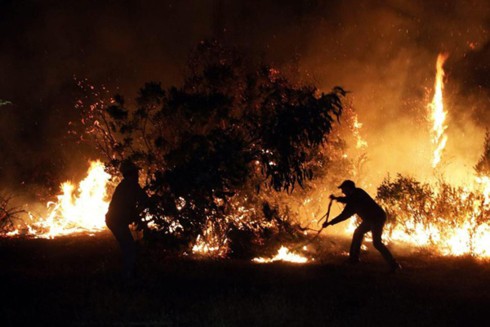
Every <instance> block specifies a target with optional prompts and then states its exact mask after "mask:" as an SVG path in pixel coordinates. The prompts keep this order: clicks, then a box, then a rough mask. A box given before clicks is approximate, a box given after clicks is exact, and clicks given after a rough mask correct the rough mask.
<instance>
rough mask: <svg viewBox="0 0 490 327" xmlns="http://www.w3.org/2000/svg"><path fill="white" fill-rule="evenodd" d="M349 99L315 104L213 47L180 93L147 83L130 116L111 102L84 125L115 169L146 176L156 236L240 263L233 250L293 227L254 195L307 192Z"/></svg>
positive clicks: (308, 94)
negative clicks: (129, 166) (126, 164)
mask: <svg viewBox="0 0 490 327" xmlns="http://www.w3.org/2000/svg"><path fill="white" fill-rule="evenodd" d="M345 93H346V92H345V91H344V90H343V89H342V88H340V87H336V88H334V89H333V91H332V92H331V93H328V94H325V93H321V94H319V92H318V91H317V90H316V88H314V87H312V86H302V85H296V84H294V83H292V82H290V81H289V80H288V79H287V78H285V77H284V76H283V75H282V74H281V73H280V72H279V71H278V70H276V69H274V68H272V67H269V66H266V65H260V64H256V63H254V62H253V61H252V60H250V59H247V58H245V57H244V56H243V55H241V54H240V53H239V52H238V51H237V50H235V49H230V48H226V47H223V46H221V45H220V44H219V43H217V42H214V41H209V42H202V43H200V44H199V45H198V47H197V48H196V50H195V51H194V52H193V53H192V55H191V56H190V60H189V66H188V74H187V77H186V78H185V81H184V83H183V85H182V86H181V87H170V88H168V89H163V88H162V87H161V84H159V83H155V82H150V83H147V84H146V85H145V86H144V87H143V88H142V89H141V90H140V91H139V96H138V97H137V99H136V107H134V108H133V107H132V106H130V105H127V104H126V102H125V100H124V98H123V97H122V96H119V95H117V96H115V97H113V99H112V102H111V103H110V104H109V105H105V106H104V105H102V106H101V105H98V106H97V105H93V106H90V107H89V108H85V112H84V114H85V117H84V123H85V124H86V126H87V127H88V132H89V133H90V134H91V135H92V136H94V138H95V140H96V142H97V145H98V148H99V150H100V151H101V152H102V153H103V154H105V155H106V157H107V158H108V160H109V161H110V165H112V167H114V168H115V167H117V164H118V163H119V162H120V161H121V160H123V159H127V158H129V159H132V160H134V161H136V162H137V163H138V164H139V165H140V166H141V167H142V168H143V176H144V183H145V188H146V190H147V192H148V193H150V194H151V195H152V199H153V202H154V203H153V206H152V207H151V209H150V213H149V215H147V217H148V221H147V222H148V223H150V222H151V224H152V225H153V226H154V227H155V228H154V229H155V230H158V231H159V232H160V233H159V234H162V233H163V234H164V235H167V238H168V239H173V240H175V241H176V244H181V245H184V247H189V246H194V247H196V246H199V244H198V243H199V241H200V240H201V241H202V240H203V239H206V244H207V245H209V244H215V246H216V249H220V248H223V246H226V244H227V243H228V242H230V243H233V244H234V246H235V247H236V248H242V249H241V250H240V251H241V252H243V253H245V252H246V250H244V249H243V245H239V244H241V243H243V242H244V241H246V242H247V243H252V242H253V240H254V239H257V237H258V238H261V239H264V238H266V237H267V235H268V234H270V233H271V231H277V230H280V229H281V228H285V226H288V225H291V224H290V223H289V222H288V221H286V220H284V219H282V218H278V219H273V218H271V217H272V216H271V215H268V214H267V213H266V212H265V211H264V210H263V208H265V207H266V206H264V203H266V204H267V203H268V202H269V201H270V200H271V196H264V195H263V192H260V191H261V190H263V189H264V188H266V189H267V190H270V191H273V192H274V191H276V192H279V191H285V192H291V191H292V190H293V189H294V188H295V186H296V185H300V186H304V185H305V182H306V181H309V180H311V179H312V178H313V175H314V171H315V170H318V167H319V166H321V165H322V164H323V165H324V162H325V161H331V159H332V158H333V156H334V155H337V154H336V153H333V152H332V153H329V152H328V147H326V146H325V145H326V144H327V137H328V136H329V134H330V132H331V131H332V126H333V123H334V121H335V119H339V117H340V115H341V114H342V112H343V104H342V98H343V97H344V96H345ZM320 150H321V151H320ZM322 157H323V159H322V160H320V159H321V158H322ZM329 157H330V158H329ZM322 169H325V166H323V168H322ZM273 197H274V196H272V198H273ZM267 205H268V204H267ZM237 231H238V232H237ZM230 237H231V238H234V239H230ZM215 246H211V248H213V249H214V248H215ZM209 248H210V247H209V246H208V249H209ZM217 251H219V250H217Z"/></svg>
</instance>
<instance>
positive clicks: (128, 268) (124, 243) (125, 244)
mask: <svg viewBox="0 0 490 327" xmlns="http://www.w3.org/2000/svg"><path fill="white" fill-rule="evenodd" d="M110 230H111V231H112V234H114V237H115V238H116V240H117V242H118V243H119V247H120V249H121V254H122V260H123V274H124V277H125V278H130V277H131V276H132V275H133V272H134V266H135V264H136V244H135V243H134V239H133V236H132V235H131V231H130V230H129V227H128V226H127V225H119V226H111V227H110Z"/></svg>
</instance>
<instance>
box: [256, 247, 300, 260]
mask: <svg viewBox="0 0 490 327" xmlns="http://www.w3.org/2000/svg"><path fill="white" fill-rule="evenodd" d="M253 261H254V262H258V263H269V262H274V261H287V262H294V263H305V262H308V258H306V257H303V256H302V255H299V254H296V253H293V252H291V251H290V250H289V249H288V248H287V247H285V246H281V248H280V249H279V251H277V254H276V255H275V256H274V257H272V258H255V259H253Z"/></svg>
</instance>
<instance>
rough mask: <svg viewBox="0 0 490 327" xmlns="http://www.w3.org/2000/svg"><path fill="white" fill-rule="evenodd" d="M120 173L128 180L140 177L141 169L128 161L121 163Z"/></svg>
mask: <svg viewBox="0 0 490 327" xmlns="http://www.w3.org/2000/svg"><path fill="white" fill-rule="evenodd" d="M119 171H120V172H121V174H122V175H123V177H124V178H126V177H131V176H138V171H139V168H138V166H136V164H135V163H134V162H132V161H131V160H128V159H126V160H124V161H123V162H121V165H120V166H119Z"/></svg>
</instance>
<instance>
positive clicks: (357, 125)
mask: <svg viewBox="0 0 490 327" xmlns="http://www.w3.org/2000/svg"><path fill="white" fill-rule="evenodd" d="M361 128H362V123H360V122H359V119H358V118H357V115H356V114H355V115H354V124H353V129H354V130H353V132H354V137H355V138H356V149H364V148H366V147H367V146H368V143H367V141H366V140H364V139H363V138H362V136H361V132H360V130H361Z"/></svg>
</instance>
